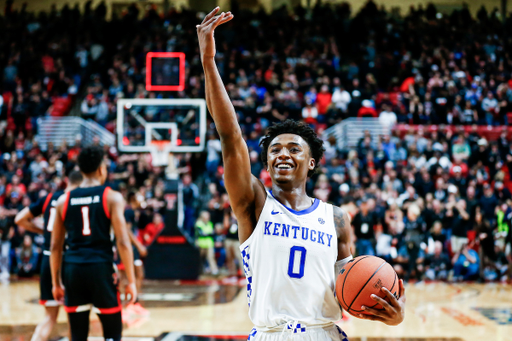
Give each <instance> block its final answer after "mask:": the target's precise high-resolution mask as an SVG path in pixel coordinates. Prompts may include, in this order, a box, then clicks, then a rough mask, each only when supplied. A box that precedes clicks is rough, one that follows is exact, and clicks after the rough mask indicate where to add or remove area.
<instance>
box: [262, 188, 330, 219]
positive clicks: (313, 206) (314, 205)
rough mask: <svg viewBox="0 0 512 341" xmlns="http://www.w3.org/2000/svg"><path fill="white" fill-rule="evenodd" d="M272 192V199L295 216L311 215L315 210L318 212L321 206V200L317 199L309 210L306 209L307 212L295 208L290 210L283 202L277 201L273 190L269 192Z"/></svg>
mask: <svg viewBox="0 0 512 341" xmlns="http://www.w3.org/2000/svg"><path fill="white" fill-rule="evenodd" d="M269 192H270V195H271V196H272V198H274V199H276V201H277V202H278V203H280V204H281V205H282V206H283V207H284V208H286V209H287V210H288V211H290V212H292V213H293V214H295V215H304V214H308V213H311V212H313V211H314V210H316V208H317V207H318V205H320V200H318V199H317V198H315V201H314V202H313V205H311V206H309V207H308V208H306V209H305V210H302V211H295V210H294V209H293V208H290V207H288V206H286V205H284V204H283V203H282V202H280V201H279V200H277V198H276V197H275V196H274V194H272V190H270V191H269Z"/></svg>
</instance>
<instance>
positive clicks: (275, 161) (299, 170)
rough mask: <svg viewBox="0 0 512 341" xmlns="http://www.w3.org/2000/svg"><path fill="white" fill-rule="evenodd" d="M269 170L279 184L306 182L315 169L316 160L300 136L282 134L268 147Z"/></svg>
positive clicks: (273, 179) (274, 180)
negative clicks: (309, 173)
mask: <svg viewBox="0 0 512 341" xmlns="http://www.w3.org/2000/svg"><path fill="white" fill-rule="evenodd" d="M267 169H268V172H269V173H270V177H271V178H272V181H273V182H275V183H277V184H287V183H297V185H298V184H300V183H302V182H304V181H306V179H307V176H308V172H309V171H312V170H313V169H315V159H314V158H313V157H312V156H311V150H310V148H309V145H308V144H307V142H306V141H304V139H303V138H302V137H300V136H299V135H295V134H281V135H278V136H276V137H275V138H274V139H273V140H272V142H270V145H269V147H268V151H267Z"/></svg>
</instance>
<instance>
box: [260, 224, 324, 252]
mask: <svg viewBox="0 0 512 341" xmlns="http://www.w3.org/2000/svg"><path fill="white" fill-rule="evenodd" d="M263 234H264V235H269V236H276V237H286V238H293V239H302V240H309V241H312V242H314V243H318V244H322V245H327V246H328V247H331V245H332V243H331V242H332V234H329V233H325V232H322V231H317V230H314V229H312V228H308V227H300V226H293V225H287V224H280V223H275V222H272V221H265V229H264V232H263Z"/></svg>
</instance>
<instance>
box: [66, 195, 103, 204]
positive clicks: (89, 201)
mask: <svg viewBox="0 0 512 341" xmlns="http://www.w3.org/2000/svg"><path fill="white" fill-rule="evenodd" d="M99 202H100V196H99V195H95V196H94V198H93V197H83V198H71V202H70V204H71V206H76V205H90V204H97V203H99Z"/></svg>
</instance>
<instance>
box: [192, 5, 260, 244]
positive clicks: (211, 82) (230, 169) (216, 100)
mask: <svg viewBox="0 0 512 341" xmlns="http://www.w3.org/2000/svg"><path fill="white" fill-rule="evenodd" d="M218 11H219V7H216V8H215V9H214V10H213V11H211V12H210V13H209V14H208V15H207V16H206V17H205V18H204V20H203V22H202V23H201V24H200V25H197V35H198V38H199V47H200V50H201V61H202V63H203V69H204V73H205V82H206V85H205V88H206V104H207V105H208V110H209V111H210V113H211V115H212V117H213V120H214V122H215V126H216V127H217V132H218V133H219V136H220V140H221V143H222V157H223V160H224V172H225V184H226V190H227V192H228V194H229V199H230V202H231V205H232V207H233V210H234V212H235V214H236V215H237V218H238V219H239V223H240V229H239V238H240V241H241V242H243V241H245V240H246V239H247V238H249V236H250V235H251V233H252V230H253V228H254V226H256V220H257V217H256V206H258V207H259V205H258V204H259V203H260V201H264V198H265V189H264V188H263V186H262V185H261V183H260V182H259V180H258V179H256V178H255V177H253V176H252V174H251V164H250V160H249V151H248V149H247V144H246V143H245V141H244V139H243V137H242V131H241V129H240V126H239V125H238V120H237V117H236V113H235V109H234V108H233V104H232V103H231V100H230V99H229V96H228V93H227V91H226V89H225V87H224V84H223V83H222V79H221V77H220V74H219V71H218V70H217V65H215V52H216V50H215V40H214V38H213V33H214V30H215V28H217V26H219V25H221V24H223V23H226V22H228V21H230V20H231V19H233V15H232V14H231V13H230V12H227V13H221V14H220V15H218V16H216V14H217V13H218ZM257 199H260V200H257ZM257 201H258V202H257ZM261 206H262V205H261Z"/></svg>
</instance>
